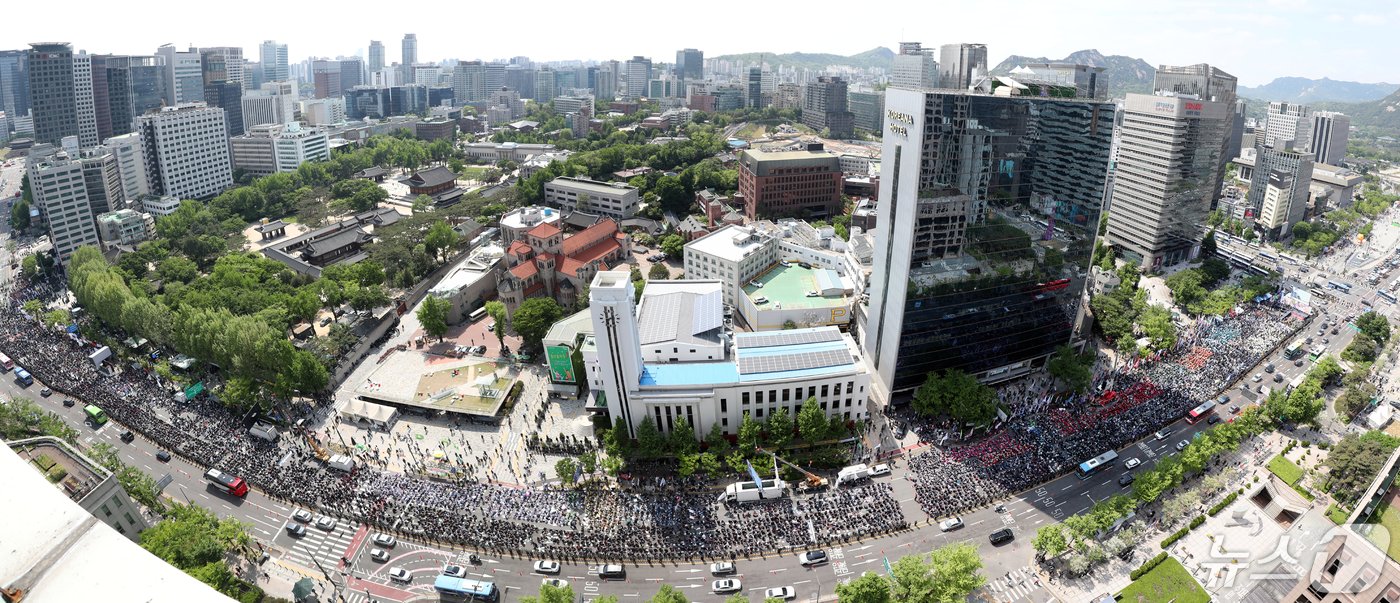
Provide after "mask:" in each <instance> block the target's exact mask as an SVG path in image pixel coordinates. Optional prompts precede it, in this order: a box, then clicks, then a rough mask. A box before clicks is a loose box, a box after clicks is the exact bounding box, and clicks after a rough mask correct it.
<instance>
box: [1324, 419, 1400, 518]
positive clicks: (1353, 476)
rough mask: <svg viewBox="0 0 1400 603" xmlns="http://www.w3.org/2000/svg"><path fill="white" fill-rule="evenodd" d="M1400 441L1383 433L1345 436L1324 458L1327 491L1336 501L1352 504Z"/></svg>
mask: <svg viewBox="0 0 1400 603" xmlns="http://www.w3.org/2000/svg"><path fill="white" fill-rule="evenodd" d="M1398 443H1400V440H1396V439H1395V438H1394V437H1391V436H1389V435H1386V434H1385V433H1382V432H1368V433H1366V434H1365V435H1362V436H1357V435H1356V434H1350V433H1349V434H1347V435H1345V436H1343V437H1342V439H1341V441H1340V442H1337V444H1336V445H1335V446H1333V447H1332V450H1331V451H1329V452H1328V454H1327V460H1325V461H1323V464H1324V465H1325V466H1326V467H1327V491H1328V492H1330V493H1331V494H1332V496H1334V497H1336V499H1337V500H1338V501H1341V502H1344V503H1351V502H1353V501H1355V500H1356V499H1357V497H1359V496H1360V495H1361V493H1362V492H1364V491H1365V490H1366V488H1367V487H1369V486H1370V485H1371V481H1372V480H1373V479H1375V476H1376V472H1377V471H1379V470H1380V468H1381V465H1383V464H1384V463H1385V461H1386V459H1387V458H1389V457H1390V453H1391V451H1393V450H1395V447H1396V445H1397V444H1398Z"/></svg>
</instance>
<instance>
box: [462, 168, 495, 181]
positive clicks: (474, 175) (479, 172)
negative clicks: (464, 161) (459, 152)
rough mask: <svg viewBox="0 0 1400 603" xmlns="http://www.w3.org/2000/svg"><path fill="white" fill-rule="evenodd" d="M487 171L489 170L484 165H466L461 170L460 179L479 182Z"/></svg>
mask: <svg viewBox="0 0 1400 603" xmlns="http://www.w3.org/2000/svg"><path fill="white" fill-rule="evenodd" d="M489 169H491V168H490V167H488V166H484V165H468V166H465V167H463V168H462V177H463V178H465V179H467V180H481V177H482V176H483V175H485V174H486V171H487V170H489Z"/></svg>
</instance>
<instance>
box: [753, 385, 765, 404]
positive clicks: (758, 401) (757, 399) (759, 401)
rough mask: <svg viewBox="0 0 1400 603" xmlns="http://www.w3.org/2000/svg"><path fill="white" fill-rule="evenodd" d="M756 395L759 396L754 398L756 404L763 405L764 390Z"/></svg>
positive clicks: (755, 393)
mask: <svg viewBox="0 0 1400 603" xmlns="http://www.w3.org/2000/svg"><path fill="white" fill-rule="evenodd" d="M754 395H755V396H757V397H756V398H754V402H756V403H758V404H763V390H761V389H760V390H758V391H756V392H754Z"/></svg>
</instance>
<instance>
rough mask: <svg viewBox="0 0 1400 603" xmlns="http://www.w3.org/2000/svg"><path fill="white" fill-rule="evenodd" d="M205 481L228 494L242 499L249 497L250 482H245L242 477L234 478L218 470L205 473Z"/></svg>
mask: <svg viewBox="0 0 1400 603" xmlns="http://www.w3.org/2000/svg"><path fill="white" fill-rule="evenodd" d="M204 481H206V482H209V485H211V486H213V487H215V488H218V489H219V490H221V491H223V492H224V493H226V494H232V495H234V496H240V497H241V496H247V495H248V482H245V481H243V478H241V477H234V476H232V475H229V474H227V473H224V472H223V471H219V470H218V469H210V470H208V471H205V472H204Z"/></svg>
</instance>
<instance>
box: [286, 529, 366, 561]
mask: <svg viewBox="0 0 1400 603" xmlns="http://www.w3.org/2000/svg"><path fill="white" fill-rule="evenodd" d="M354 538H355V526H354V525H353V524H349V523H346V522H341V524H340V525H337V526H336V527H335V531H333V532H327V531H325V530H322V529H319V528H317V527H315V526H311V525H308V526H306V535H305V536H302V537H301V538H298V539H296V542H294V543H293V544H292V548H291V550H289V551H287V559H289V560H290V561H292V562H293V563H297V564H299V565H301V566H302V567H317V565H316V564H317V562H319V563H320V565H321V567H324V568H326V569H331V568H334V567H337V566H339V565H340V557H341V556H342V555H344V554H345V549H347V548H349V547H350V542H351V540H353V539H354ZM313 559H314V560H313Z"/></svg>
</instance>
